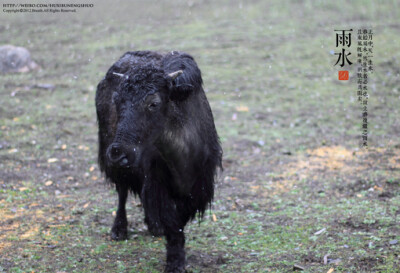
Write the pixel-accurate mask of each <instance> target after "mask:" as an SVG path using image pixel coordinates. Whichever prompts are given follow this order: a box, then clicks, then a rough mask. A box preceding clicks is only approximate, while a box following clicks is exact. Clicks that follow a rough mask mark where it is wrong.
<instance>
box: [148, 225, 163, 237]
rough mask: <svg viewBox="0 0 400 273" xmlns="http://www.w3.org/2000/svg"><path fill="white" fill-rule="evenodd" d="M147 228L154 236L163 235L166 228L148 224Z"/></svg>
mask: <svg viewBox="0 0 400 273" xmlns="http://www.w3.org/2000/svg"><path fill="white" fill-rule="evenodd" d="M147 229H148V230H149V232H150V234H151V235H153V236H163V235H164V229H163V228H162V227H160V226H156V227H154V226H147Z"/></svg>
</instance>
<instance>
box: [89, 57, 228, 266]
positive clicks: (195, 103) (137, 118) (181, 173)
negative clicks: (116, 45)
mask: <svg viewBox="0 0 400 273" xmlns="http://www.w3.org/2000/svg"><path fill="white" fill-rule="evenodd" d="M202 84H203V81H202V78H201V72H200V70H199V68H198V66H197V64H196V62H195V61H194V59H193V58H192V57H191V56H190V55H188V54H186V53H182V52H176V51H173V52H170V53H167V54H160V53H157V52H151V51H135V52H127V53H125V54H124V55H123V56H122V57H121V58H120V59H119V60H118V61H117V62H116V63H115V64H114V65H112V66H111V68H110V69H109V70H108V72H107V74H106V76H105V77H104V79H103V80H102V81H100V83H99V84H98V86H97V92H96V110H97V119H98V125H99V154H98V161H99V165H100V169H101V171H102V172H104V173H105V176H106V178H107V179H108V180H109V181H110V182H112V183H114V184H115V185H116V190H117V192H118V197H119V204H118V210H117V215H116V217H115V221H114V225H113V227H112V229H111V237H112V239H114V240H123V239H126V238H127V218H126V211H125V203H126V199H127V196H128V192H129V191H131V192H133V193H134V194H135V195H138V196H139V197H140V199H141V202H142V204H143V208H144V214H145V217H144V221H145V223H146V224H147V226H148V229H149V231H150V232H151V233H152V234H154V235H165V237H166V240H167V245H166V248H167V266H166V268H165V270H166V271H167V272H184V270H185V269H184V268H185V252H184V244H185V237H184V232H183V230H184V227H185V225H186V223H187V222H188V221H189V220H191V219H193V218H194V217H195V216H196V215H199V216H200V217H201V216H203V214H204V212H205V210H206V209H207V207H208V206H209V205H210V202H211V200H212V198H213V195H214V182H215V176H216V172H217V170H218V168H221V158H222V149H221V146H220V143H219V138H218V135H217V131H216V129H215V125H214V119H213V115H212V112H211V109H210V106H209V104H208V101H207V98H206V95H205V93H204V90H203V88H202Z"/></svg>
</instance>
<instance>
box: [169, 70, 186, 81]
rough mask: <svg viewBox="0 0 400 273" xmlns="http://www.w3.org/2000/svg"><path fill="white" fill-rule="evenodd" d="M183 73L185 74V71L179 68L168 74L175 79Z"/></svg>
mask: <svg viewBox="0 0 400 273" xmlns="http://www.w3.org/2000/svg"><path fill="white" fill-rule="evenodd" d="M181 74H183V71H182V70H178V71H175V72H172V73H169V74H168V77H170V78H171V79H173V80H175V79H176V77H178V76H179V75H181Z"/></svg>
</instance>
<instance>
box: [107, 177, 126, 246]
mask: <svg viewBox="0 0 400 273" xmlns="http://www.w3.org/2000/svg"><path fill="white" fill-rule="evenodd" d="M117 191H118V210H117V216H116V217H115V220H114V225H113V227H112V229H111V238H112V239H113V240H117V241H119V240H125V239H127V238H128V220H127V219H126V210H125V205H126V199H127V197H128V187H126V186H124V185H117Z"/></svg>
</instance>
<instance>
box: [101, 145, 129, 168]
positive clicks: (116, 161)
mask: <svg viewBox="0 0 400 273" xmlns="http://www.w3.org/2000/svg"><path fill="white" fill-rule="evenodd" d="M106 155H107V159H108V160H109V161H110V163H111V164H112V165H119V166H120V167H125V166H126V165H128V158H127V156H126V154H125V152H124V150H123V148H122V146H121V145H120V144H118V143H113V144H111V145H110V146H109V147H108V149H107V152H106Z"/></svg>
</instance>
